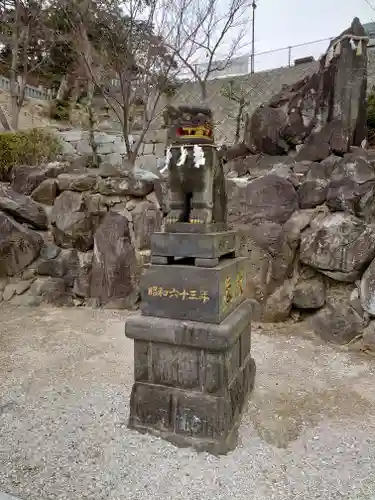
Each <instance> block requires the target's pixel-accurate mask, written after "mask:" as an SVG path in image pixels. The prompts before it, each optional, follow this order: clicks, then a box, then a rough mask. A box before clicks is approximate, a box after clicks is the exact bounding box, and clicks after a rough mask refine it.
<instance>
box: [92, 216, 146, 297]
mask: <svg viewBox="0 0 375 500" xmlns="http://www.w3.org/2000/svg"><path fill="white" fill-rule="evenodd" d="M136 281H137V265H136V255H135V250H134V247H133V245H132V243H131V241H130V234H129V225H128V221H127V220H126V218H125V217H123V216H122V215H120V214H118V213H116V212H112V211H110V212H108V214H107V215H106V216H105V217H104V219H103V221H102V223H101V224H100V226H99V228H98V230H97V231H96V233H95V237H94V252H93V260H92V271H91V290H90V296H91V297H93V298H95V299H97V301H98V302H99V303H100V304H102V305H107V306H111V305H113V306H117V307H130V306H132V305H133V304H134V302H135V301H136V299H137V297H138V295H137V286H136Z"/></svg>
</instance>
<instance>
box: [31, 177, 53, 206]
mask: <svg viewBox="0 0 375 500" xmlns="http://www.w3.org/2000/svg"><path fill="white" fill-rule="evenodd" d="M57 193H58V186H57V182H56V180H55V179H44V181H43V182H41V183H40V184H39V186H38V187H36V188H35V189H34V191H33V192H32V193H31V198H32V199H33V200H34V201H36V202H38V203H42V204H43V205H53V203H54V201H55V199H56V197H57Z"/></svg>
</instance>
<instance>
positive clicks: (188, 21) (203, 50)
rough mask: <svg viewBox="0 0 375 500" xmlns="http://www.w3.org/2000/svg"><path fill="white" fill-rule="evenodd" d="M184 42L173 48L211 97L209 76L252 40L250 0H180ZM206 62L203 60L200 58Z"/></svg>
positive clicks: (204, 93)
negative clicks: (249, 30)
mask: <svg viewBox="0 0 375 500" xmlns="http://www.w3.org/2000/svg"><path fill="white" fill-rule="evenodd" d="M177 1H178V2H179V3H178V4H177V5H175V15H176V17H177V16H178V13H180V14H179V17H180V19H179V21H180V24H181V25H182V27H183V29H182V37H183V38H184V40H185V43H184V44H178V45H177V46H175V47H173V46H172V45H171V46H170V48H171V50H173V51H174V54H175V57H176V58H177V59H178V60H179V63H180V66H181V69H187V70H188V71H189V73H190V74H192V75H193V77H194V78H195V80H196V81H197V82H198V84H199V88H200V93H201V98H202V100H203V101H204V102H206V101H207V80H208V79H209V77H210V76H211V75H212V74H213V73H216V72H220V71H223V70H224V69H226V68H227V67H228V65H230V64H231V62H232V60H233V58H234V56H236V55H237V53H239V51H240V50H241V49H243V48H244V47H245V46H246V45H247V44H248V43H249V40H248V39H247V31H248V28H249V19H250V16H249V12H250V7H251V2H250V1H249V0H224V1H223V0H199V1H195V0H177ZM202 59H205V60H206V62H205V63H203V64H199V63H198V61H201V60H202Z"/></svg>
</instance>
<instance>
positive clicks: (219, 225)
mask: <svg viewBox="0 0 375 500" xmlns="http://www.w3.org/2000/svg"><path fill="white" fill-rule="evenodd" d="M227 230H228V225H227V224H226V223H224V222H213V223H211V224H191V223H189V222H177V223H173V224H166V225H165V232H166V233H179V234H182V233H194V234H196V233H198V234H205V233H217V232H219V231H220V232H221V231H227Z"/></svg>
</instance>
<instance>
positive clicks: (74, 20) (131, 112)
mask: <svg viewBox="0 0 375 500" xmlns="http://www.w3.org/2000/svg"><path fill="white" fill-rule="evenodd" d="M68 1H70V0H65V1H63V2H60V5H62V6H63V8H64V9H65V12H66V16H67V18H68V19H69V22H70V25H71V30H72V36H73V37H74V39H75V40H76V44H75V46H76V50H77V54H78V56H79V57H80V58H81V60H82V64H84V65H85V67H86V69H87V77H88V79H89V80H91V82H92V84H93V87H94V89H95V91H96V92H99V94H100V95H101V96H102V97H103V98H104V99H105V101H106V103H107V105H108V107H109V108H110V109H111V110H112V112H113V113H114V114H115V116H116V117H117V119H118V121H119V122H120V124H121V128H122V133H123V137H124V142H125V145H126V151H127V153H126V156H127V160H128V161H129V162H130V163H131V164H134V163H135V160H136V157H137V155H138V152H139V148H140V146H141V144H142V142H143V140H144V137H145V135H146V133H147V131H148V130H149V128H150V126H151V125H152V124H153V123H154V122H155V121H156V120H157V119H158V118H159V117H160V116H161V115H162V112H163V109H161V106H160V101H161V96H162V95H163V94H164V93H168V92H170V89H171V87H173V85H174V81H175V75H176V73H177V71H178V69H179V68H178V66H177V65H176V63H175V59H174V55H173V51H172V50H171V49H170V48H169V46H168V45H167V44H166V42H165V36H168V35H169V34H171V32H172V30H171V28H170V25H169V24H168V23H169V21H170V19H169V18H168V16H167V15H166V13H167V11H168V0H156V1H154V2H152V3H148V4H146V3H145V2H144V0H130V1H129V2H128V3H127V4H126V6H125V7H124V6H123V5H122V4H121V3H117V2H116V0H114V1H112V2H104V1H103V2H102V3H101V2H96V3H95V4H94V2H93V1H91V0H90V7H89V8H88V10H87V5H88V4H87V3H86V11H84V9H83V8H82V5H83V2H80V3H76V2H72V3H69V4H68V3H67V2H68ZM88 1H89V0H87V2H88ZM72 8H73V10H74V12H73V13H72ZM180 40H182V38H180ZM136 118H138V123H137V124H136V125H137V140H136V142H135V143H132V142H131V140H130V136H131V134H132V132H133V131H134V125H135V123H134V122H135V120H136Z"/></svg>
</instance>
